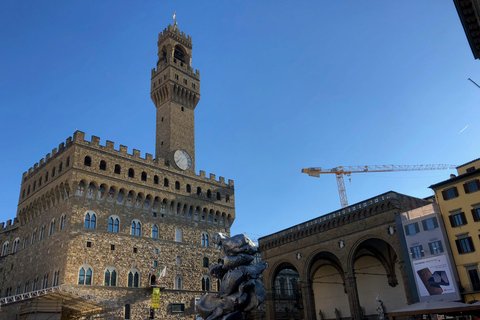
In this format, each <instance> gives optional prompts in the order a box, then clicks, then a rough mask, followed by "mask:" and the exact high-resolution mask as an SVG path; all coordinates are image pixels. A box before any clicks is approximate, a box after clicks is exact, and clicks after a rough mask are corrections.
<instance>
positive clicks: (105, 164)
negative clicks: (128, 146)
mask: <svg viewBox="0 0 480 320" xmlns="http://www.w3.org/2000/svg"><path fill="white" fill-rule="evenodd" d="M106 169H107V163H106V162H105V161H104V160H102V161H100V170H103V171H105V170H106Z"/></svg>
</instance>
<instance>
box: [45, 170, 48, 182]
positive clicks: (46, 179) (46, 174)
mask: <svg viewBox="0 0 480 320" xmlns="http://www.w3.org/2000/svg"><path fill="white" fill-rule="evenodd" d="M47 181H48V172H46V173H45V182H47Z"/></svg>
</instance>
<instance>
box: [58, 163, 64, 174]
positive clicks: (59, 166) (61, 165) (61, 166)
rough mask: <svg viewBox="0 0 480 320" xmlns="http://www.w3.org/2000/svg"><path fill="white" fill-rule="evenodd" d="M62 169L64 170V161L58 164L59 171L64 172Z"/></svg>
mask: <svg viewBox="0 0 480 320" xmlns="http://www.w3.org/2000/svg"><path fill="white" fill-rule="evenodd" d="M62 170H63V163H61V162H60V164H59V165H58V173H62Z"/></svg>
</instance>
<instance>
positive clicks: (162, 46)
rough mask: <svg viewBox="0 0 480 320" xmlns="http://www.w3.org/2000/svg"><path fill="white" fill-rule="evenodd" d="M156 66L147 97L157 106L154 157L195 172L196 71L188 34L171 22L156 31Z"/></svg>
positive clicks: (175, 166) (197, 74) (198, 80)
mask: <svg viewBox="0 0 480 320" xmlns="http://www.w3.org/2000/svg"><path fill="white" fill-rule="evenodd" d="M157 44H158V62H157V68H156V69H152V83H151V94H150V96H151V98H152V101H153V103H154V104H155V107H156V108H157V123H156V124H157V129H156V140H155V158H156V161H157V162H160V161H164V162H165V164H166V165H172V166H173V167H174V168H175V169H180V170H186V171H191V172H195V107H196V106H197V103H198V101H199V100H200V71H198V70H194V69H192V67H191V60H192V38H191V37H190V36H188V35H186V34H185V33H183V32H180V31H179V30H178V28H177V24H176V23H175V24H174V25H173V26H172V25H169V26H168V27H167V29H165V30H164V31H163V32H162V33H160V34H159V35H158V42H157ZM162 159H163V160H162Z"/></svg>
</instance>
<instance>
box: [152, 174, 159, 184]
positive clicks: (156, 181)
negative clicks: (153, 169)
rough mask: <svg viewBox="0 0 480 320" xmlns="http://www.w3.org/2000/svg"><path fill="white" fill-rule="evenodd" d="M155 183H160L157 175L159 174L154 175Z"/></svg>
mask: <svg viewBox="0 0 480 320" xmlns="http://www.w3.org/2000/svg"><path fill="white" fill-rule="evenodd" d="M153 183H154V184H158V176H157V175H155V176H154V177H153Z"/></svg>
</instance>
